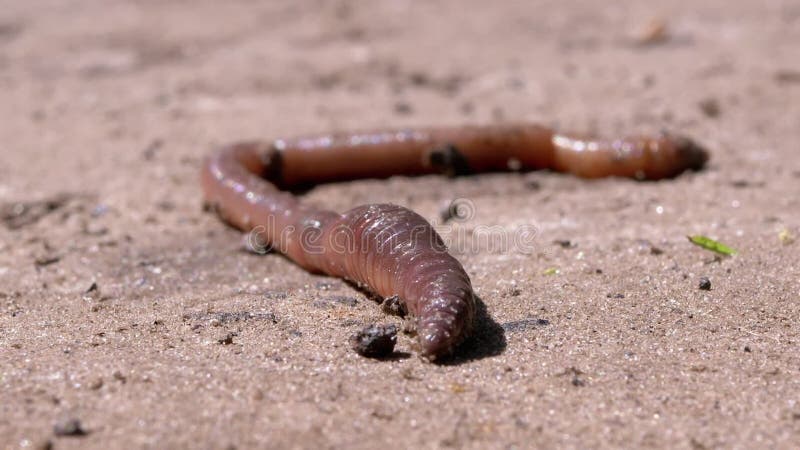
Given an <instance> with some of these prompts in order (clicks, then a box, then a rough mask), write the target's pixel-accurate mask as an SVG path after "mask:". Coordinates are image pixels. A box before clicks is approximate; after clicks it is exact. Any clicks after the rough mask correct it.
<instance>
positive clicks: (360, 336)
mask: <svg viewBox="0 0 800 450" xmlns="http://www.w3.org/2000/svg"><path fill="white" fill-rule="evenodd" d="M395 344H397V326H395V325H375V324H373V325H369V326H367V327H366V328H364V329H363V330H361V331H359V332H358V333H356V334H354V335H352V336H350V345H351V346H352V347H353V350H355V352H356V353H358V354H359V355H361V356H366V357H367V358H385V357H387V356H389V355H391V354H392V352H394V346H395Z"/></svg>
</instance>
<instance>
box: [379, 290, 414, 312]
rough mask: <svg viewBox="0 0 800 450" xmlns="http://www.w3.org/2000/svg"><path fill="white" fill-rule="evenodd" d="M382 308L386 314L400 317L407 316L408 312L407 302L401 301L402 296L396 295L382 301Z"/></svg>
mask: <svg viewBox="0 0 800 450" xmlns="http://www.w3.org/2000/svg"><path fill="white" fill-rule="evenodd" d="M381 310H382V311H383V313H384V314H389V315H392V316H398V317H405V316H406V314H408V311H407V310H406V305H405V303H403V302H402V301H400V297H398V296H396V295H393V296H391V297H386V298H385V299H384V300H383V303H381Z"/></svg>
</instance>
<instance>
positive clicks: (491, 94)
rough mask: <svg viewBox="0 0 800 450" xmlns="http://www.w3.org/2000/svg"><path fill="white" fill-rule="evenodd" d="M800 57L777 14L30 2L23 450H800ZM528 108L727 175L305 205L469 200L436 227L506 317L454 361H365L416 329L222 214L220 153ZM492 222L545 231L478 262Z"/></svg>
mask: <svg viewBox="0 0 800 450" xmlns="http://www.w3.org/2000/svg"><path fill="white" fill-rule="evenodd" d="M223 3H224V4H223ZM601 3H602V4H601ZM798 42H800V7H798V5H797V3H796V2H791V1H772V0H767V1H737V2H730V1H724V0H703V1H700V2H697V1H688V0H680V1H676V2H669V5H667V4H666V3H665V2H659V3H656V2H634V1H622V2H599V3H597V4H594V3H591V4H590V3H584V2H561V1H535V2H512V1H507V2H503V1H500V2H485V1H480V0H468V1H457V0H447V1H445V0H436V1H426V2H410V1H385V2H356V1H338V2H322V1H289V0H286V1H270V2H252V1H245V0H239V1H231V2H214V1H192V2H188V1H178V0H169V1H148V0H139V1H128V2H123V1H101V0H75V1H70V2H63V1H55V0H41V1H30V2H23V1H12V0H8V1H5V2H3V7H2V8H0V92H2V97H0V98H1V99H2V101H0V205H2V206H3V208H4V211H5V213H4V215H3V219H2V223H0V447H2V448H48V446H50V447H53V448H57V449H62V448H66V449H68V448H112V449H114V448H188V447H192V448H285V447H296V448H300V447H307V448H376V447H417V448H444V447H454V448H523V447H541V448H551V447H562V448H604V447H605V448H607V447H628V448H630V447H646V448H693V449H703V448H756V447H759V448H791V447H793V445H796V443H797V442H800V376H799V375H800V357H799V356H800V353H799V352H798V340H799V339H800V336H799V335H798V319H799V318H800V306H799V305H800V303H799V300H798V295H799V293H800V278H799V277H798V262H800V258H798V256H797V251H798V245H800V243H796V242H792V237H793V236H797V235H798V234H800V214H798V208H800V200H799V199H798V193H800V192H799V191H798V184H799V183H800V163H798V157H797V154H798V153H797V152H798V150H800V149H798V142H800V46H798V45H797V43H798ZM501 121H532V122H540V123H543V124H545V125H551V126H557V127H559V129H562V130H574V131H577V132H581V133H598V134H602V135H606V136H614V135H618V134H627V133H649V132H654V131H658V130H660V129H663V128H665V129H668V130H671V131H674V132H679V133H684V134H687V135H689V136H692V137H694V138H696V139H697V140H698V141H700V142H702V143H703V144H704V145H706V146H707V147H708V148H709V149H710V150H711V152H712V159H711V162H710V164H709V166H708V168H707V169H706V170H704V171H701V172H697V173H687V174H684V175H682V176H680V177H679V178H677V179H675V180H670V181H664V182H657V183H639V182H635V181H631V180H622V179H610V180H600V181H592V182H589V181H585V180H579V179H575V178H572V177H569V176H565V175H561V174H555V173H549V172H534V173H527V174H514V173H507V174H486V175H479V176H471V177H463V178H457V179H447V178H444V177H437V176H429V177H420V178H402V177H397V178H392V179H389V180H363V181H356V182H349V183H337V184H329V185H324V186H318V187H316V188H314V189H312V190H311V191H310V192H308V193H307V194H306V199H307V201H309V202H316V203H317V204H320V205H326V206H329V207H331V208H335V209H338V210H345V209H348V208H350V207H352V206H354V205H356V204H361V203H367V202H378V201H394V202H397V203H400V204H403V205H406V206H408V207H411V208H412V209H414V210H416V211H418V212H419V213H421V214H423V215H424V216H426V217H428V218H429V219H431V220H438V217H439V214H440V211H441V209H442V208H443V207H444V206H445V205H447V204H448V203H449V202H451V201H453V200H454V199H463V200H462V201H463V202H465V204H468V205H470V207H471V208H473V212H474V214H472V215H471V216H470V217H469V218H468V219H467V220H462V221H455V222H452V223H449V224H448V225H447V226H443V227H441V231H442V234H443V236H444V237H445V238H446V239H448V240H449V242H451V245H453V248H454V253H455V254H456V255H457V257H458V258H459V260H461V261H462V262H463V264H464V266H465V268H466V269H467V271H468V273H469V274H470V276H471V277H472V281H473V284H474V287H475V290H476V292H477V294H478V295H479V296H480V298H481V300H482V302H483V304H484V305H485V314H484V315H482V317H481V323H480V326H479V330H478V337H477V338H476V339H475V340H474V341H471V343H469V344H468V345H467V346H466V348H465V349H464V350H463V351H462V352H461V353H460V355H459V357H458V358H456V359H455V360H453V361H451V363H450V364H444V365H433V364H429V363H426V362H424V361H422V360H420V359H419V358H418V357H417V356H416V354H415V353H414V350H413V339H412V338H411V337H409V336H405V335H401V336H400V339H399V342H398V348H397V350H398V354H397V355H396V357H394V358H392V359H391V360H387V361H376V360H371V359H366V358H363V357H361V356H359V355H357V354H355V353H354V352H353V351H352V350H351V349H350V347H349V345H348V342H347V340H348V337H349V336H350V335H351V334H353V333H354V332H355V331H357V330H358V329H360V328H362V327H363V326H365V325H367V324H370V323H376V322H377V323H398V324H399V321H398V320H397V319H396V318H394V317H388V316H385V315H384V314H383V313H382V312H381V311H380V307H379V306H378V305H376V304H375V302H374V301H372V300H370V299H368V298H367V297H365V296H364V295H363V294H362V293H360V292H358V291H356V290H354V289H353V288H352V287H351V286H349V285H347V284H345V283H343V282H342V281H340V280H336V279H330V278H326V277H322V276H315V275H310V274H308V273H306V272H304V271H303V270H301V269H300V268H298V267H297V266H295V265H293V264H292V263H291V262H289V261H288V260H286V259H284V258H282V257H281V256H279V255H275V254H269V255H255V254H249V253H247V252H245V251H243V250H242V241H241V236H240V234H239V233H238V232H236V231H235V230H232V229H229V228H226V227H225V226H224V225H223V224H222V223H221V222H220V221H219V220H218V219H217V218H216V217H215V216H213V215H212V214H209V213H205V212H203V211H202V207H201V206H202V201H201V192H200V189H199V183H198V173H199V169H200V165H201V162H202V159H203V157H204V155H206V154H207V153H208V152H209V151H211V149H213V148H214V146H215V145H219V144H221V143H224V142H229V141H233V140H239V139H245V138H270V137H279V136H291V135H298V134H307V133H315V132H325V131H331V130H340V131H341V130H351V129H371V128H380V127H406V126H429V125H455V124H463V123H495V122H501ZM489 227H494V228H493V229H494V230H500V231H501V232H502V233H506V235H508V236H514V235H515V233H518V232H519V230H522V229H528V230H535V239H534V240H532V241H530V242H528V241H526V242H527V244H526V248H525V249H523V250H524V251H520V249H519V248H516V247H513V246H511V247H508V246H506V247H502V246H501V247H491V246H488V245H484V246H481V245H473V244H474V239H473V238H474V237H475V236H476V235H478V234H479V233H478V232H479V231H480V230H484V229H487V228H489ZM695 234H701V235H706V236H709V237H712V238H715V239H718V240H720V241H721V242H724V243H726V244H728V245H730V246H732V247H734V248H736V249H738V250H739V253H738V254H737V255H736V256H733V257H715V255H714V254H713V253H711V252H709V251H707V250H704V249H701V248H699V247H697V246H694V245H692V244H691V243H689V242H688V241H687V239H686V236H687V235H695ZM565 241H569V242H565ZM701 277H707V278H708V279H709V280H710V282H711V289H710V290H702V289H699V287H698V286H699V282H700V278H701ZM76 421H77V422H76Z"/></svg>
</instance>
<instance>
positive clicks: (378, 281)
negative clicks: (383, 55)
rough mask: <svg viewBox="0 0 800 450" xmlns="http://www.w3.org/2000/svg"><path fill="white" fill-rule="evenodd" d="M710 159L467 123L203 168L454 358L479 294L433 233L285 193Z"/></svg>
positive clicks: (632, 143)
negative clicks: (331, 185) (371, 182)
mask: <svg viewBox="0 0 800 450" xmlns="http://www.w3.org/2000/svg"><path fill="white" fill-rule="evenodd" d="M707 158H708V157H707V154H706V152H705V150H703V149H702V148H700V147H699V146H697V145H695V144H694V143H693V142H692V141H690V140H688V139H685V138H681V137H673V136H669V135H662V136H659V137H655V138H647V137H636V138H627V139H617V140H611V141H595V140H583V139H578V138H573V137H569V136H565V135H560V134H556V133H554V132H553V131H551V130H550V129H548V128H545V127H541V126H537V125H525V124H519V125H514V124H512V125H502V126H499V125H497V126H467V127H453V128H430V129H415V130H397V131H378V132H372V133H353V134H335V135H323V136H318V137H306V138H296V139H277V140H274V141H272V142H241V143H236V144H232V145H229V146H226V147H224V148H222V149H220V150H219V151H217V152H216V153H214V154H213V155H212V156H210V157H209V158H208V159H207V160H206V162H205V164H204V167H203V172H202V184H203V189H204V192H205V199H206V202H207V203H208V204H209V205H212V206H213V207H214V208H215V209H216V210H217V211H218V213H219V214H220V216H221V217H222V218H223V219H225V220H226V221H228V222H229V223H231V224H232V225H234V226H236V227H238V228H240V229H242V230H243V231H248V232H249V231H253V230H257V231H259V232H260V234H261V236H262V237H263V238H264V240H265V241H266V243H268V244H269V245H271V246H272V247H273V248H275V249H277V250H279V251H280V252H281V253H283V254H285V255H286V256H287V257H288V258H290V259H291V260H292V261H294V262H296V263H297V264H299V265H300V266H302V267H304V268H305V269H307V270H309V271H312V272H317V273H324V274H328V275H332V276H337V277H341V278H345V279H348V280H351V281H353V282H356V283H358V284H360V285H362V286H364V287H366V288H368V289H369V290H371V291H373V292H374V293H376V294H378V295H380V296H382V297H384V298H386V297H391V296H398V297H399V298H400V300H401V301H402V302H403V303H404V304H405V307H406V309H407V310H408V312H409V313H410V314H412V315H413V316H414V317H415V320H416V328H417V333H418V336H419V347H420V353H421V354H422V356H424V357H426V358H427V359H430V360H434V359H437V358H439V357H442V356H446V355H448V354H449V353H451V352H452V351H453V349H454V348H455V347H456V346H457V345H458V344H460V343H461V342H462V341H463V340H464V339H465V338H466V337H467V336H468V335H469V333H470V331H471V328H472V326H473V322H474V320H475V310H476V304H475V297H474V294H473V292H472V286H471V284H470V280H469V276H468V275H467V274H466V272H465V271H464V268H463V267H462V266H461V264H460V263H459V262H458V261H457V260H456V259H455V258H454V257H453V256H451V255H450V254H449V253H448V252H447V248H446V246H445V244H444V242H443V241H442V239H441V238H440V236H439V235H438V234H437V233H436V231H435V230H434V229H433V227H432V226H431V225H430V224H429V223H428V222H427V221H426V220H425V219H424V218H423V217H421V216H420V215H418V214H416V213H415V212H413V211H411V210H409V209H406V208H403V207H401V206H397V205H391V204H372V205H363V206H358V207H356V208H353V209H351V210H349V211H347V212H345V213H343V214H338V213H335V212H333V211H327V210H322V209H317V208H313V207H311V206H308V205H305V204H303V203H302V202H300V201H299V199H298V198H297V197H296V196H294V195H292V194H291V193H289V192H287V191H285V190H282V189H286V188H291V187H296V186H300V185H306V184H315V183H323V182H328V181H336V180H348V179H356V178H365V177H369V178H382V177H389V176H392V175H420V174H430V173H442V174H449V175H461V174H468V173H477V172H486V171H499V170H532V169H553V170H558V171H563V172H569V173H573V174H575V175H578V176H582V177H587V178H596V177H604V176H625V177H633V178H637V179H651V180H657V179H661V178H665V177H671V176H675V175H677V174H679V173H681V172H682V171H684V170H686V169H699V168H701V167H702V166H703V165H704V163H705V162H706V160H707Z"/></svg>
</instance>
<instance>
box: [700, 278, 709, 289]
mask: <svg viewBox="0 0 800 450" xmlns="http://www.w3.org/2000/svg"><path fill="white" fill-rule="evenodd" d="M697 287H698V288H700V290H703V291H710V290H711V280H709V279H708V277H700V283H699V284H698V285H697Z"/></svg>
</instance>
